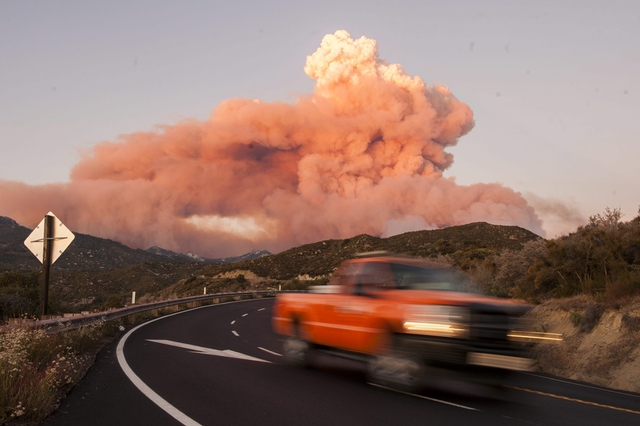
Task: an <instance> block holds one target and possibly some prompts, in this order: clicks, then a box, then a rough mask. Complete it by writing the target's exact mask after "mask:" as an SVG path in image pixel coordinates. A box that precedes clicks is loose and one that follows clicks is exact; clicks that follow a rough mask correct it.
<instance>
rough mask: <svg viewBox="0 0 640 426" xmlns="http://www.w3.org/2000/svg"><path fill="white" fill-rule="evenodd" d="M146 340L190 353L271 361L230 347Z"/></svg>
mask: <svg viewBox="0 0 640 426" xmlns="http://www.w3.org/2000/svg"><path fill="white" fill-rule="evenodd" d="M147 341H148V342H154V343H160V344H161V345H167V346H175V347H177V348H183V349H188V350H189V351H191V353H194V354H202V355H214V356H221V357H224V358H237V359H244V360H247V361H258V362H266V363H269V364H271V362H269V361H265V360H264V359H260V358H255V357H252V356H249V355H245V354H241V353H240V352H236V351H232V350H230V349H225V350H223V351H221V350H218V349H211V348H204V347H202V346H195V345H190V344H188V343H180V342H174V341H172V340H154V339H147Z"/></svg>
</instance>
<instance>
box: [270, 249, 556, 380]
mask: <svg viewBox="0 0 640 426" xmlns="http://www.w3.org/2000/svg"><path fill="white" fill-rule="evenodd" d="M465 282H466V281H465V280H463V279H461V277H460V275H459V274H457V273H456V272H455V271H454V270H452V269H451V268H449V267H447V266H444V265H441V264H437V263H433V262H427V261H422V260H416V259H409V258H402V257H389V256H371V257H362V258H357V259H353V260H348V261H345V262H344V263H343V264H342V265H340V267H338V269H337V270H336V272H335V273H334V275H333V277H332V280H331V281H330V283H329V285H326V286H318V287H315V288H313V289H312V291H311V293H283V294H279V295H278V296H277V298H276V302H275V305H274V314H273V328H274V331H275V332H276V333H278V334H280V335H282V336H284V337H285V339H284V345H283V350H284V357H285V359H286V361H287V362H288V363H290V364H294V365H309V364H310V363H312V362H313V357H314V354H316V353H317V351H320V350H324V351H327V350H329V351H330V352H332V353H335V354H339V355H346V356H349V357H351V358H353V357H357V358H359V359H362V360H364V361H366V362H367V372H368V379H369V380H370V381H372V382H374V383H376V384H380V385H384V386H390V387H394V388H398V389H402V390H415V389H416V388H417V387H419V386H420V383H421V381H422V379H423V377H424V373H425V371H426V370H429V371H430V372H432V371H435V370H436V369H438V370H448V371H457V372H464V373H465V377H468V378H470V379H480V381H483V382H487V381H488V382H490V383H491V384H502V383H503V382H504V380H505V379H506V376H507V374H508V373H509V372H510V371H513V370H528V369H529V368H530V366H531V360H530V359H529V358H528V357H527V353H526V349H525V346H524V345H523V344H521V342H523V341H528V340H530V339H532V338H533V339H537V338H545V337H544V336H541V335H540V334H537V333H533V332H531V331H527V330H524V329H523V321H522V316H523V315H524V314H525V313H526V312H528V311H529V309H530V307H529V306H528V305H525V304H521V303H518V302H515V301H508V300H504V299H497V298H493V297H488V296H484V295H480V294H475V293H472V292H470V291H468V290H467V289H466V285H465Z"/></svg>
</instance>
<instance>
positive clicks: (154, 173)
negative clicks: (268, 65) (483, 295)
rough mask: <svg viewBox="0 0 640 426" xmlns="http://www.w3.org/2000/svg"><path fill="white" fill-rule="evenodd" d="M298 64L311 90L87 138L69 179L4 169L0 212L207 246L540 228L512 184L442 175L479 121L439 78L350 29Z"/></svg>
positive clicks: (175, 245) (173, 244)
mask: <svg viewBox="0 0 640 426" xmlns="http://www.w3.org/2000/svg"><path fill="white" fill-rule="evenodd" d="M305 72H306V73H307V75H308V76H309V77H311V78H313V79H315V80H316V86H315V89H314V92H313V93H312V94H310V95H308V96H305V97H301V98H299V99H298V100H297V101H296V102H295V103H294V104H288V103H282V102H274V103H264V102H260V101H258V100H247V99H232V100H228V101H225V102H223V103H221V104H220V105H219V106H218V107H217V108H216V109H215V110H214V111H213V112H212V113H211V116H210V118H209V120H205V121H196V120H190V121H184V122H181V123H178V124H176V125H173V126H162V127H159V128H158V129H157V130H156V131H154V132H139V133H133V134H129V135H123V136H121V137H120V138H119V139H118V140H117V141H114V142H105V143H101V144H98V145H96V146H95V147H94V148H93V150H92V152H91V153H90V154H88V155H86V156H85V157H84V158H83V159H82V160H81V161H80V162H79V163H78V164H77V165H76V166H75V167H74V168H73V170H72V171H71V180H70V182H69V183H64V184H51V185H44V186H29V185H25V184H22V183H17V182H7V181H3V182H0V199H1V200H2V202H1V203H0V214H2V215H6V216H10V217H12V218H13V219H15V220H17V221H18V222H19V223H22V224H25V225H29V226H33V225H35V224H36V223H38V222H39V221H40V220H41V218H42V216H43V214H44V213H46V212H47V211H50V210H51V211H53V212H54V213H56V215H57V216H58V217H60V218H61V219H62V220H63V221H64V222H65V223H66V224H67V225H68V226H69V227H70V228H71V229H73V230H76V231H78V232H83V233H90V234H92V235H97V236H101V237H105V238H111V239H114V240H117V241H121V242H123V243H124V244H127V245H130V246H132V247H140V248H146V247H149V246H152V245H160V246H163V247H165V248H168V249H172V250H176V251H183V252H184V251H194V252H197V253H201V254H204V255H206V256H214V257H215V256H225V255H230V254H238V253H242V252H245V251H248V250H250V249H253V248H267V249H269V250H272V251H279V250H282V249H285V248H288V247H291V246H294V245H298V244H303V243H308V242H312V241H317V240H321V239H329V238H347V237H351V236H353V235H356V234H360V233H368V234H371V235H386V234H388V233H389V232H393V229H402V230H410V229H411V228H413V227H422V226H425V225H426V226H427V227H429V228H435V227H442V226H450V225H458V224H464V223H469V222H474V221H487V222H491V223H495V224H506V225H519V226H522V227H524V228H527V229H529V230H531V231H533V232H536V233H538V234H541V235H543V234H544V231H542V223H541V221H540V220H539V219H538V217H537V215H536V213H535V211H534V209H533V208H532V207H531V206H530V205H529V204H528V203H527V202H526V200H525V199H524V198H523V197H522V195H521V194H519V193H517V192H515V191H513V190H511V189H509V188H506V187H504V186H501V185H499V184H475V185H471V186H461V185H457V184H456V182H455V180H454V179H453V178H445V177H443V175H442V173H443V171H444V170H446V169H447V168H448V167H450V166H451V164H452V163H453V156H452V155H451V154H450V153H448V152H446V151H445V149H446V148H447V147H449V146H453V145H456V144H457V142H458V139H459V138H460V137H461V136H463V135H465V134H466V133H468V132H469V131H470V130H471V129H472V128H473V125H474V121H473V112H472V111H471V109H470V108H469V106H468V105H466V104H465V103H463V102H461V101H459V100H457V99H456V98H455V97H454V96H453V94H452V93H451V91H450V90H449V89H448V88H447V87H445V86H434V87H429V86H427V85H426V84H425V83H424V82H423V81H422V79H420V78H419V77H411V76H409V75H407V74H406V73H405V72H404V70H403V69H402V67H401V66H400V65H397V64H388V63H386V62H385V61H383V60H381V59H380V58H379V57H378V52H377V45H376V42H375V41H374V40H371V39H368V38H365V37H361V38H359V39H357V40H353V39H352V38H351V36H350V35H349V33H347V32H346V31H337V32H336V33H335V34H330V35H327V36H325V37H324V39H323V40H322V43H321V45H320V47H319V48H318V50H317V51H316V52H315V53H314V54H312V55H310V56H308V57H307V63H306V66H305Z"/></svg>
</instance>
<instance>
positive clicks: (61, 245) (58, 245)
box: [24, 212, 76, 264]
mask: <svg viewBox="0 0 640 426" xmlns="http://www.w3.org/2000/svg"><path fill="white" fill-rule="evenodd" d="M47 216H53V238H52V249H51V264H53V262H55V261H56V260H58V258H59V257H60V255H61V254H62V252H63V251H65V250H66V249H67V247H69V244H71V242H72V241H73V239H74V238H75V237H76V236H75V235H73V233H72V232H71V231H69V228H67V227H66V226H64V224H63V223H62V222H60V219H58V218H57V217H56V215H54V214H53V213H51V212H49V213H47ZM45 220H46V218H45V219H42V222H40V224H39V225H38V226H36V229H34V230H33V232H32V233H31V235H29V236H28V237H27V239H26V240H25V241H24V245H25V246H27V248H28V249H29V250H30V251H31V253H33V254H34V255H35V256H36V257H37V258H38V260H39V261H40V262H41V263H42V262H43V259H42V256H43V252H44V221H45Z"/></svg>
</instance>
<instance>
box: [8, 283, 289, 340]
mask: <svg viewBox="0 0 640 426" xmlns="http://www.w3.org/2000/svg"><path fill="white" fill-rule="evenodd" d="M290 292H291V291H281V290H265V291H247V292H240V293H216V294H204V295H199V296H190V297H184V298H182V299H171V300H163V301H160V302H151V303H144V304H140V305H132V306H127V307H125V308H119V309H113V310H111V311H103V312H95V313H91V314H87V315H78V316H73V317H68V318H52V319H48V320H41V321H35V322H32V323H29V324H28V326H31V327H37V328H46V329H47V331H48V332H49V333H57V332H59V331H67V330H73V329H75V328H78V327H80V326H83V325H90V324H94V323H97V322H101V321H112V320H115V319H118V318H122V317H126V316H128V315H133V314H139V313H141V312H146V311H152V310H154V309H160V308H167V307H170V306H177V305H186V304H189V303H193V302H202V301H207V300H213V299H225V298H234V297H244V298H246V297H251V298H254V297H256V296H263V297H265V296H266V297H269V296H275V295H276V294H278V293H290ZM25 325H27V324H25ZM9 328H11V327H10V326H5V327H0V330H3V329H5V330H6V329H9Z"/></svg>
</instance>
